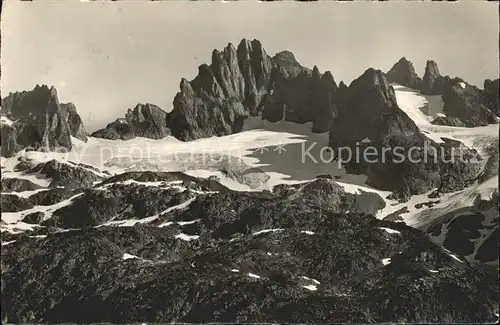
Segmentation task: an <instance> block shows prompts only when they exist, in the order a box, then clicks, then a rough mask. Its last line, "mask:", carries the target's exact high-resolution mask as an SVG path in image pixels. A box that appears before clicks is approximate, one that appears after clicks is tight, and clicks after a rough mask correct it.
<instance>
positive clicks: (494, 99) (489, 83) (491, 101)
mask: <svg viewBox="0 0 500 325" xmlns="http://www.w3.org/2000/svg"><path fill="white" fill-rule="evenodd" d="M499 87H500V79H495V80H489V79H487V80H485V81H484V95H485V96H486V99H487V101H488V105H487V107H488V108H489V109H490V110H491V111H492V112H493V113H495V114H496V115H497V116H500V104H499V100H498V97H499V96H500V95H499V94H498V91H499Z"/></svg>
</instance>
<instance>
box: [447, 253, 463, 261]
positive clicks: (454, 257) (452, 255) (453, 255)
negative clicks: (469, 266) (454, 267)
mask: <svg viewBox="0 0 500 325" xmlns="http://www.w3.org/2000/svg"><path fill="white" fill-rule="evenodd" d="M448 255H450V256H451V257H452V258H453V259H454V260H457V261H459V262H460V263H463V261H462V260H461V259H459V258H458V257H457V255H455V254H453V253H448Z"/></svg>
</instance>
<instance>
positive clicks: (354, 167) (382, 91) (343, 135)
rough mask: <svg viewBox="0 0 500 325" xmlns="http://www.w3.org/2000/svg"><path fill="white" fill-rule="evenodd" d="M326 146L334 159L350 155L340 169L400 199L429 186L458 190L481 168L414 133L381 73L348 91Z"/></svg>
mask: <svg viewBox="0 0 500 325" xmlns="http://www.w3.org/2000/svg"><path fill="white" fill-rule="evenodd" d="M330 146H331V147H332V148H333V150H334V154H335V157H338V156H342V151H346V150H349V152H351V159H349V157H343V159H345V160H348V163H347V164H346V167H347V168H348V169H349V170H351V172H359V173H364V174H366V175H367V176H368V180H367V184H370V185H372V186H374V187H375V188H379V189H386V190H391V191H394V192H395V193H396V196H397V197H399V198H401V199H403V200H406V199H408V198H409V196H410V195H412V194H419V193H423V192H425V191H428V190H430V189H432V188H435V187H437V188H439V189H440V191H442V192H450V191H455V190H459V189H463V188H464V187H465V186H468V184H470V183H471V182H473V181H474V179H476V177H477V176H478V175H479V173H480V171H481V164H482V163H481V161H480V158H479V157H478V155H477V153H476V152H475V151H474V150H469V149H467V148H465V147H464V146H462V145H461V144H460V143H453V142H448V143H445V144H437V143H434V142H433V141H431V140H429V139H427V138H426V137H425V136H424V135H423V134H422V133H420V130H419V129H418V127H417V126H416V125H415V123H414V122H413V121H412V120H411V119H410V118H409V117H408V116H407V115H406V113H404V112H403V111H402V110H401V109H400V108H399V107H398V105H397V103H396V97H395V94H394V90H393V88H392V87H391V86H390V85H389V82H388V81H387V79H386V78H385V77H384V75H383V73H382V72H381V71H376V70H374V69H368V70H367V71H366V72H365V73H364V74H363V75H362V76H361V77H359V78H358V79H356V80H354V81H353V82H352V83H351V85H350V86H349V88H348V90H347V95H346V99H345V101H344V107H343V108H342V110H341V111H340V112H339V115H338V117H337V118H336V119H335V121H334V123H333V125H332V128H331V131H330ZM367 147H371V149H366V148H367ZM343 148H346V149H343ZM356 150H359V151H356ZM365 150H366V151H365ZM368 150H370V151H368ZM357 152H359V154H358V153H357ZM345 155H346V152H344V156H345Z"/></svg>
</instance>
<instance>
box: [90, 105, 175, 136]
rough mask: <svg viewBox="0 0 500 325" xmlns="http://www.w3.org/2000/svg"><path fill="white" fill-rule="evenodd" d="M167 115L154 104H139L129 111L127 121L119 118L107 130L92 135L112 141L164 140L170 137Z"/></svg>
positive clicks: (126, 116)
mask: <svg viewBox="0 0 500 325" xmlns="http://www.w3.org/2000/svg"><path fill="white" fill-rule="evenodd" d="M166 117H167V113H166V112H165V111H164V110H162V109H161V108H159V107H158V106H156V105H153V104H149V103H148V104H137V106H136V107H134V109H133V110H131V109H129V110H128V111H127V114H126V115H125V119H123V118H119V119H116V121H114V122H112V123H109V124H108V125H107V126H106V128H104V129H100V130H97V131H95V132H94V133H92V136H93V137H97V138H104V139H110V140H119V139H120V140H130V139H133V138H135V137H145V138H150V139H163V138H164V137H166V136H168V135H170V130H169V129H168V128H167V126H166Z"/></svg>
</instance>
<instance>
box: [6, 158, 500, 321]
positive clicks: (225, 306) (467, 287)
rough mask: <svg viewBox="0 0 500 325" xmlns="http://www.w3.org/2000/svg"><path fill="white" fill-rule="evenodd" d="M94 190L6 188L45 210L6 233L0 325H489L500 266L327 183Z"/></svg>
mask: <svg viewBox="0 0 500 325" xmlns="http://www.w3.org/2000/svg"><path fill="white" fill-rule="evenodd" d="M72 168H74V169H76V170H78V168H85V167H81V166H80V167H76V166H73V167H72ZM56 178H57V177H56ZM93 184H94V185H91V186H86V187H85V186H82V187H80V188H76V187H75V188H74V189H72V190H68V189H65V190H64V189H61V188H59V187H57V186H56V185H55V184H53V185H52V186H51V187H49V188H46V189H40V188H37V187H36V185H33V184H30V182H29V181H28V180H19V179H18V180H10V181H6V180H2V192H10V194H8V195H11V196H16V192H12V190H17V193H19V194H18V196H25V198H23V199H24V200H25V201H26V202H27V203H30V204H35V203H36V204H37V205H38V208H39V207H40V206H42V207H43V206H45V207H47V208H46V209H43V208H42V209H38V210H37V211H34V210H33V209H31V210H30V209H28V208H26V210H24V211H22V212H18V213H21V216H22V218H23V219H22V221H21V222H18V223H17V224H3V227H2V228H3V229H2V262H1V263H2V264H1V265H2V289H1V303H2V320H3V321H4V322H13V323H16V322H71V323H98V322H113V323H129V322H173V321H176V322H214V321H217V322H294V323H297V322H298V323H301V322H305V323H333V322H359V323H375V322H409V323H415V322H418V323H425V322H467V323H468V322H488V321H491V322H492V321H495V320H496V316H495V314H497V313H498V286H497V280H498V279H497V272H496V269H493V270H491V269H488V268H486V267H484V266H483V267H480V266H474V265H471V264H469V263H468V262H467V261H466V260H464V259H463V258H461V257H460V256H459V255H457V254H453V253H451V252H450V251H448V250H446V249H443V248H442V247H440V246H438V245H436V244H435V243H433V242H432V241H431V240H430V239H429V237H428V236H427V235H426V234H425V233H423V232H421V231H419V230H417V229H413V228H410V227H408V226H406V225H404V224H403V223H396V222H390V221H382V220H377V219H376V218H375V217H373V213H374V212H375V211H377V210H378V209H380V208H382V207H384V205H385V203H384V201H383V200H382V199H381V198H380V197H379V196H377V195H373V193H361V194H357V195H355V194H350V193H346V192H345V191H344V190H343V189H342V187H340V186H339V185H337V184H336V183H335V181H334V180H332V179H329V178H319V179H317V180H315V181H312V182H308V183H304V184H302V185H293V186H291V185H279V186H277V187H275V188H274V189H273V191H272V192H257V193H256V192H249V193H245V192H235V191H232V190H229V189H228V188H226V187H224V186H222V185H221V184H220V183H218V182H217V181H216V180H214V179H198V178H195V177H191V176H187V175H185V174H183V173H159V172H133V173H125V174H121V175H117V176H112V177H109V176H108V177H102V178H101V179H100V180H98V181H96V182H94V183H93ZM26 190H31V191H40V192H37V193H34V194H32V195H29V196H26V195H22V194H23V192H24V193H26V192H25V191H26ZM41 195H42V196H43V197H44V198H45V200H47V201H44V199H42V198H41V197H40V196H41ZM51 198H52V200H51ZM4 202H8V201H7V200H5V196H4V195H2V205H4V204H5V203H4ZM55 202H58V203H55ZM3 208H4V207H3V206H2V209H3ZM4 216H6V217H9V216H10V215H9V213H4ZM4 216H3V217H4ZM493 249H494V248H493Z"/></svg>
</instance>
